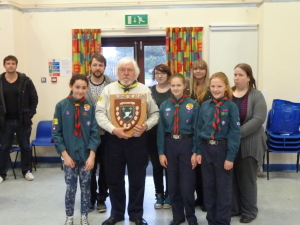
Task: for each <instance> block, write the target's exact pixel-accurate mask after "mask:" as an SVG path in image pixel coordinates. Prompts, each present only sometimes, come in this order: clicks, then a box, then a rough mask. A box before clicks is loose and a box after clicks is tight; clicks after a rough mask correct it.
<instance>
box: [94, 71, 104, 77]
mask: <svg viewBox="0 0 300 225" xmlns="http://www.w3.org/2000/svg"><path fill="white" fill-rule="evenodd" d="M96 73H98V72H95V73H93V76H94V77H95V78H101V77H102V76H103V73H100V74H96Z"/></svg>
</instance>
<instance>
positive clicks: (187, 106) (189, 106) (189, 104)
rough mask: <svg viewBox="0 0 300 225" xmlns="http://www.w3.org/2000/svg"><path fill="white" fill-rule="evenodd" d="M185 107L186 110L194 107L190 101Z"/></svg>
mask: <svg viewBox="0 0 300 225" xmlns="http://www.w3.org/2000/svg"><path fill="white" fill-rule="evenodd" d="M185 107H186V109H187V110H192V109H193V108H194V105H193V104H192V103H188V104H186V106H185Z"/></svg>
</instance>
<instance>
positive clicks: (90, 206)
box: [89, 203, 95, 212]
mask: <svg viewBox="0 0 300 225" xmlns="http://www.w3.org/2000/svg"><path fill="white" fill-rule="evenodd" d="M94 209H95V203H94V204H93V203H90V204H89V212H92V211H93V210H94Z"/></svg>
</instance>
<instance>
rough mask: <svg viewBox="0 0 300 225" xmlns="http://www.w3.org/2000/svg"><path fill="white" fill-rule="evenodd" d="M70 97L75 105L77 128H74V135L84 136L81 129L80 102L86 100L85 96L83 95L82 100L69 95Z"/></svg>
mask: <svg viewBox="0 0 300 225" xmlns="http://www.w3.org/2000/svg"><path fill="white" fill-rule="evenodd" d="M68 98H69V99H70V101H71V102H72V104H73V105H74V106H75V114H74V117H75V129H74V135H75V136H82V132H81V129H80V126H81V121H80V120H79V116H80V103H81V102H83V101H84V100H85V98H84V97H83V98H82V99H80V100H75V99H74V97H73V96H71V95H68Z"/></svg>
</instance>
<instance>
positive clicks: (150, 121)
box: [145, 89, 159, 130]
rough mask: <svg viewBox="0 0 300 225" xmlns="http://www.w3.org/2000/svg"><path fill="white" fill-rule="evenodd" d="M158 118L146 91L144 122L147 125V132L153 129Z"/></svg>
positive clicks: (157, 112) (153, 104) (152, 101)
mask: <svg viewBox="0 0 300 225" xmlns="http://www.w3.org/2000/svg"><path fill="white" fill-rule="evenodd" d="M158 118H159V111H158V107H157V105H156V103H155V101H154V99H153V97H152V95H151V91H150V89H148V91H147V120H146V121H145V124H147V127H148V128H147V130H150V129H151V128H152V127H154V126H155V125H156V124H157V122H158Z"/></svg>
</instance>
